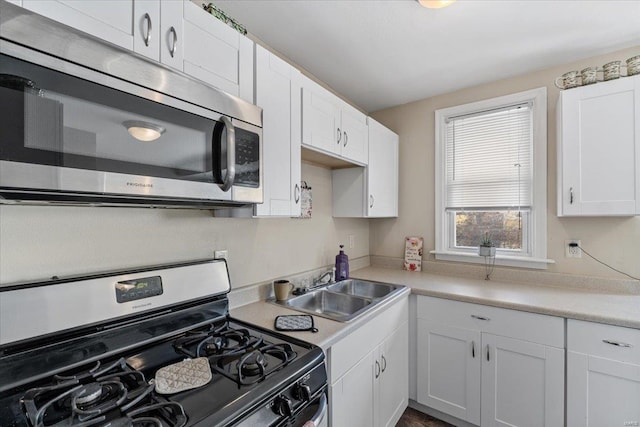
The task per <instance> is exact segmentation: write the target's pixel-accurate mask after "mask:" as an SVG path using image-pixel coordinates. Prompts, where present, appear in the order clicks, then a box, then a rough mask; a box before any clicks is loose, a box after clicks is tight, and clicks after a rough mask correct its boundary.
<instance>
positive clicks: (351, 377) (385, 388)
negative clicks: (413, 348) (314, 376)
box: [328, 298, 409, 427]
mask: <svg viewBox="0 0 640 427" xmlns="http://www.w3.org/2000/svg"><path fill="white" fill-rule="evenodd" d="M407 302H408V298H404V299H403V300H402V301H401V302H398V303H396V304H395V305H394V306H393V307H390V308H388V309H387V310H386V311H385V312H383V313H381V314H379V315H378V316H377V317H375V318H373V319H371V320H370V321H368V322H367V323H366V324H365V325H363V326H362V327H360V328H358V329H357V330H355V331H354V332H353V333H351V334H350V335H348V336H346V337H345V338H343V339H342V340H341V341H339V342H337V343H336V344H334V345H333V346H331V348H330V349H329V352H328V354H329V384H330V386H329V399H330V404H329V414H330V420H331V422H330V425H332V426H334V427H343V426H349V427H358V426H360V427H378V426H381V427H382V426H383V427H387V426H390V427H392V426H395V425H396V423H397V422H398V420H399V419H400V417H401V416H402V413H403V412H404V410H405V409H406V408H407V405H408V400H409V367H408V362H409V323H408V304H407Z"/></svg>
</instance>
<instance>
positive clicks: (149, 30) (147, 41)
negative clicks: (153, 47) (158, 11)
mask: <svg viewBox="0 0 640 427" xmlns="http://www.w3.org/2000/svg"><path fill="white" fill-rule="evenodd" d="M144 20H145V21H147V34H146V35H145V36H144V45H145V46H149V42H150V41H151V29H152V26H151V17H150V16H149V14H148V13H145V14H144Z"/></svg>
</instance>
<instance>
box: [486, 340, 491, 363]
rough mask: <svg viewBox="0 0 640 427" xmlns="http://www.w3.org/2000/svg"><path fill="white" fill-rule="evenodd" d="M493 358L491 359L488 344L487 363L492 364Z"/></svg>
mask: <svg viewBox="0 0 640 427" xmlns="http://www.w3.org/2000/svg"><path fill="white" fill-rule="evenodd" d="M490 361H491V358H490V357H489V345H488V344H487V362H490Z"/></svg>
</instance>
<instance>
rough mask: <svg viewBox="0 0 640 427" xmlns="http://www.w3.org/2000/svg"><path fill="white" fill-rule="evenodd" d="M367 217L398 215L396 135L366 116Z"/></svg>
mask: <svg viewBox="0 0 640 427" xmlns="http://www.w3.org/2000/svg"><path fill="white" fill-rule="evenodd" d="M367 188H368V197H367V208H368V209H367V214H368V215H367V216H370V217H394V216H398V135H396V134H395V133H393V132H391V131H390V130H389V129H387V128H386V127H384V126H382V125H381V124H380V123H378V122H376V121H375V120H372V119H369V164H368V166H367Z"/></svg>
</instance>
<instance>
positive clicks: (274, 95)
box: [255, 46, 301, 216]
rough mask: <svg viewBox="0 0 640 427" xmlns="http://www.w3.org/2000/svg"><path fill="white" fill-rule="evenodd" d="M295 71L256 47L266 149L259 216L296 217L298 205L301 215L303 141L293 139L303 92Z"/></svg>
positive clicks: (257, 210)
mask: <svg viewBox="0 0 640 427" xmlns="http://www.w3.org/2000/svg"><path fill="white" fill-rule="evenodd" d="M294 71H295V70H294V69H293V68H292V67H291V66H290V65H289V64H288V63H286V62H285V61H283V60H282V59H280V58H278V57H277V56H275V55H273V54H272V53H270V52H269V51H267V50H266V49H264V48H263V47H261V46H258V47H257V50H256V104H257V105H258V106H259V107H262V119H263V134H262V135H263V147H264V150H263V153H264V157H263V158H264V162H263V168H264V181H263V182H264V186H263V189H264V203H262V204H261V205H256V209H255V211H256V212H255V213H256V215H258V216H291V215H296V211H295V209H294V208H295V207H296V206H297V208H298V210H297V215H299V213H300V167H301V160H300V139H299V136H298V139H297V141H296V140H294V129H293V127H294V126H296V125H297V126H298V128H299V127H300V122H299V121H297V122H296V121H294V120H292V118H293V117H294V116H296V115H297V116H298V117H299V114H300V113H299V109H300V100H299V98H300V90H299V86H298V85H297V83H296V82H293V81H292V74H293V72H294ZM296 88H297V89H296ZM296 92H297V97H296ZM296 98H297V99H296ZM294 108H297V112H296V111H294ZM298 135H299V131H298ZM295 144H297V150H296V148H295V147H293V146H294V145H295Z"/></svg>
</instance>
